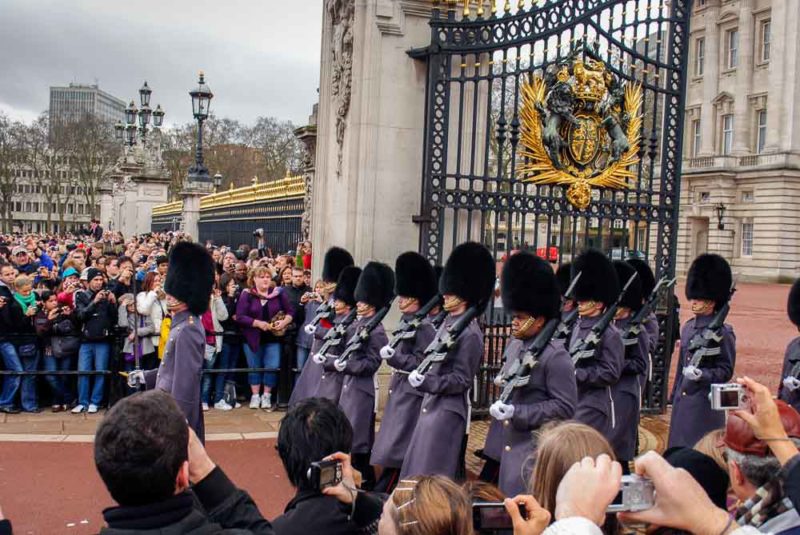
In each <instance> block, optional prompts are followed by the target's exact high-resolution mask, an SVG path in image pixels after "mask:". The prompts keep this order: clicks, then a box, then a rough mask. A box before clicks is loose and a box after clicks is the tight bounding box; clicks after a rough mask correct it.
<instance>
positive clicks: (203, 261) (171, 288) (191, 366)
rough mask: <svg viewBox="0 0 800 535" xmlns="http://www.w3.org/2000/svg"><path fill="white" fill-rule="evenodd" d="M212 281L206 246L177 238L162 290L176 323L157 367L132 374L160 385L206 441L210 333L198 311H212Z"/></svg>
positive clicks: (132, 381) (136, 381)
mask: <svg viewBox="0 0 800 535" xmlns="http://www.w3.org/2000/svg"><path fill="white" fill-rule="evenodd" d="M213 286H214V261H213V260H212V259H211V255H210V254H209V253H208V251H206V249H205V247H203V246H202V245H199V244H196V243H192V242H178V243H177V244H175V246H174V247H172V249H171V251H170V255H169V270H168V271H167V280H166V283H165V284H164V291H165V292H166V294H167V307H168V308H169V311H170V312H171V313H172V326H171V327H170V331H169V337H168V338H167V343H166V345H165V346H164V354H163V356H162V359H161V364H160V365H159V367H158V369H156V370H147V371H142V370H137V371H134V372H131V373H130V375H129V376H128V382H129V384H131V385H134V386H135V385H138V384H141V382H142V381H144V383H145V384H146V385H147V388H148V389H152V388H158V389H160V390H163V391H165V392H168V393H169V394H171V395H172V397H173V398H174V399H175V401H176V402H177V403H178V406H179V407H180V408H181V410H182V411H183V413H184V414H185V415H186V420H187V421H188V422H189V427H191V428H192V429H194V432H195V433H197V436H198V437H200V440H201V441H203V440H205V426H204V422H203V411H202V406H201V401H200V379H201V372H202V370H203V360H204V357H205V349H206V334H205V330H204V329H203V324H202V322H201V320H200V316H202V315H203V313H204V312H205V311H206V310H208V304H209V301H210V297H211V290H212V288H213Z"/></svg>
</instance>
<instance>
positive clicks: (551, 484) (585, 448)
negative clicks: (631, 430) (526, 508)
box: [531, 422, 616, 518]
mask: <svg viewBox="0 0 800 535" xmlns="http://www.w3.org/2000/svg"><path fill="white" fill-rule="evenodd" d="M602 453H605V454H607V455H608V456H610V457H611V459H612V460H615V459H616V457H615V455H614V450H613V449H612V448H611V445H610V444H609V443H608V441H607V440H606V439H605V437H603V435H601V434H600V433H598V432H597V431H595V430H594V429H592V428H591V427H589V426H588V425H584V424H581V423H578V422H563V423H560V424H555V425H552V426H549V427H546V428H545V429H544V430H542V432H541V433H540V435H539V442H538V446H537V451H536V465H535V467H534V469H533V478H532V482H531V494H533V497H534V498H536V500H537V501H538V502H539V503H540V504H541V506H542V507H544V508H545V509H547V510H548V511H550V514H551V515H553V518H555V514H556V491H557V490H558V485H559V483H561V480H562V479H563V478H564V475H565V474H566V473H567V471H568V470H569V469H570V468H571V467H572V465H573V464H575V463H577V462H580V461H581V459H583V458H584V457H592V458H596V457H597V456H598V455H600V454H602Z"/></svg>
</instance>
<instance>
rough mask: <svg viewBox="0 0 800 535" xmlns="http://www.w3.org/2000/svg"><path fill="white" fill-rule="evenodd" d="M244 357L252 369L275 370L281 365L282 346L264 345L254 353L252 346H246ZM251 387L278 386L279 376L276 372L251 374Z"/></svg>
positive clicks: (249, 376)
mask: <svg viewBox="0 0 800 535" xmlns="http://www.w3.org/2000/svg"><path fill="white" fill-rule="evenodd" d="M244 355H245V357H247V365H248V366H249V367H250V368H275V369H277V368H278V367H279V366H280V365H281V345H280V344H279V343H278V342H273V343H271V344H264V345H263V346H260V347H259V348H258V351H253V350H252V349H250V346H249V345H247V344H244ZM247 377H248V380H249V381H250V386H256V385H260V384H263V385H264V386H266V387H268V388H272V387H273V386H275V385H277V384H278V374H277V373H275V372H264V374H263V375H262V374H261V373H250V374H248V375H247Z"/></svg>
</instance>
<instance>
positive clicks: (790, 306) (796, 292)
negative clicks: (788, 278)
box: [786, 279, 800, 327]
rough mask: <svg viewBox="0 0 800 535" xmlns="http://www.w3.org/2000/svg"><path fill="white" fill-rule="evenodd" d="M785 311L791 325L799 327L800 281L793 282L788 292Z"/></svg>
mask: <svg viewBox="0 0 800 535" xmlns="http://www.w3.org/2000/svg"><path fill="white" fill-rule="evenodd" d="M786 310H787V312H788V313H789V319H790V320H791V321H792V323H794V324H795V326H797V327H800V279H797V280H796V281H794V284H792V289H791V290H789V302H788V303H787V305H786Z"/></svg>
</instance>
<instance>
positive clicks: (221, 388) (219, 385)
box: [214, 342, 241, 403]
mask: <svg viewBox="0 0 800 535" xmlns="http://www.w3.org/2000/svg"><path fill="white" fill-rule="evenodd" d="M240 347H241V346H239V344H228V343H226V342H223V343H222V351H220V353H219V355H217V360H218V361H219V367H220V369H222V370H226V369H229V368H233V367H234V366H236V361H238V360H239V351H240ZM227 378H228V376H227V374H225V373H218V374H217V377H216V379H215V380H214V403H216V402H218V401H219V400H221V399H222V398H223V397H224V394H225V379H227Z"/></svg>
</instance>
